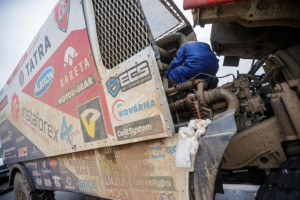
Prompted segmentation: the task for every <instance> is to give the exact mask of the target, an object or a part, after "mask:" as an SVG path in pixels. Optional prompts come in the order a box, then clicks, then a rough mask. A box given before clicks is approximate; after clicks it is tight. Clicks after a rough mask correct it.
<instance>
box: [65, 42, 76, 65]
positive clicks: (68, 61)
mask: <svg viewBox="0 0 300 200" xmlns="http://www.w3.org/2000/svg"><path fill="white" fill-rule="evenodd" d="M77 56H78V53H77V52H76V50H75V49H74V48H73V47H68V48H67V50H66V52H65V57H64V63H65V64H64V68H65V67H66V66H68V65H69V66H73V59H74V58H75V57H77Z"/></svg>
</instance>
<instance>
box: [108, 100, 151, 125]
mask: <svg viewBox="0 0 300 200" xmlns="http://www.w3.org/2000/svg"><path fill="white" fill-rule="evenodd" d="M152 107H156V103H155V100H154V99H151V100H149V101H145V102H141V103H139V104H134V105H131V106H127V103H126V102H125V101H124V100H122V99H118V100H116V101H115V102H114V104H113V107H112V113H113V116H114V118H115V119H116V120H118V121H122V120H124V119H125V118H126V117H127V116H129V115H132V114H135V113H138V112H141V111H144V110H148V109H150V108H152Z"/></svg>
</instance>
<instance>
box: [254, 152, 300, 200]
mask: <svg viewBox="0 0 300 200" xmlns="http://www.w3.org/2000/svg"><path fill="white" fill-rule="evenodd" d="M269 199H270V200H271V199H272V200H282V199H284V200H298V199H300V157H293V158H291V159H288V160H286V161H285V162H283V163H282V164H281V166H280V169H279V170H276V171H273V172H271V173H270V175H269V176H268V178H267V180H266V183H265V184H264V185H262V186H261V187H260V188H259V190H258V191H257V195H256V200H269Z"/></svg>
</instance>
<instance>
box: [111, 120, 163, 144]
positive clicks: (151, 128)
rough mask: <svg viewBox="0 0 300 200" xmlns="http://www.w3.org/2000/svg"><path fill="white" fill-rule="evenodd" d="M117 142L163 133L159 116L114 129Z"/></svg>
mask: <svg viewBox="0 0 300 200" xmlns="http://www.w3.org/2000/svg"><path fill="white" fill-rule="evenodd" d="M115 132H116V134H117V139H118V141H121V140H129V139H132V138H138V137H144V136H149V135H155V134H159V133H163V126H162V122H161V119H160V116H154V117H150V118H147V119H142V120H138V121H135V122H131V123H128V124H123V125H121V126H117V127H115Z"/></svg>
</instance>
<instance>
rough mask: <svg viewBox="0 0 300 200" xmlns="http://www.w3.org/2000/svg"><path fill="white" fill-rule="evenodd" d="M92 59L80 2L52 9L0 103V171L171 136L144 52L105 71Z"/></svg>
mask: <svg viewBox="0 0 300 200" xmlns="http://www.w3.org/2000/svg"><path fill="white" fill-rule="evenodd" d="M133 6H135V9H141V8H140V7H138V6H136V5H135V4H134V5H133ZM138 13H142V12H141V11H139V12H138ZM138 17H139V18H141V20H144V18H143V17H141V16H138ZM133 20H137V19H133ZM138 24H140V23H139V22H138ZM141 24H144V23H141ZM144 26H146V24H144ZM144 28H145V27H144ZM145 30H146V29H145ZM149 38H151V35H149ZM98 39H101V38H98ZM107 48H109V47H107ZM100 49H101V48H100ZM102 50H103V49H102ZM94 54H95V52H93V51H92V50H91V45H90V38H89V35H88V30H87V26H86V22H85V15H84V12H83V2H82V1H80V0H74V1H68V0H61V1H59V2H58V3H57V5H56V6H55V8H54V10H53V12H52V13H51V14H50V16H49V18H48V19H47V21H46V22H45V24H44V26H43V27H42V28H41V29H40V31H39V33H38V35H37V36H36V38H35V39H34V41H33V43H32V45H31V46H30V48H29V49H28V50H27V52H26V53H25V55H24V57H23V58H22V60H21V61H20V63H19V64H18V66H17V68H16V70H15V71H14V73H13V74H12V77H11V78H10V79H9V81H8V82H7V84H6V86H5V88H4V90H3V91H2V94H1V95H0V99H1V101H2V102H3V103H1V140H2V144H3V149H4V151H3V152H4V160H5V162H6V163H14V162H20V161H26V160H32V159H38V158H43V157H49V156H55V155H61V154H66V153H74V152H77V151H83V150H89V149H95V148H100V147H107V146H115V145H120V144H128V143H133V142H138V141H144V140H149V139H155V138H164V137H168V136H171V135H172V134H173V132H174V130H173V124H172V120H171V119H170V113H169V110H168V108H167V106H166V105H167V100H166V97H165V95H164V93H163V86H162V83H161V80H160V76H159V72H158V68H157V63H156V59H155V55H154V51H153V49H152V47H151V45H150V44H149V45H148V46H145V47H143V48H142V49H141V50H140V51H139V52H136V53H134V54H133V56H130V57H129V58H128V59H126V60H125V61H123V62H121V63H119V64H117V65H116V66H113V68H111V69H108V68H106V67H107V66H104V64H103V62H102V61H99V60H97V62H96V63H95V57H94ZM105 55H106V54H105ZM97 58H98V57H97ZM96 64H97V66H96Z"/></svg>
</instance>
